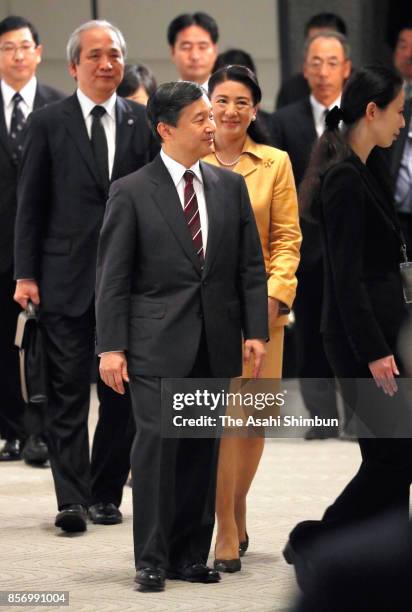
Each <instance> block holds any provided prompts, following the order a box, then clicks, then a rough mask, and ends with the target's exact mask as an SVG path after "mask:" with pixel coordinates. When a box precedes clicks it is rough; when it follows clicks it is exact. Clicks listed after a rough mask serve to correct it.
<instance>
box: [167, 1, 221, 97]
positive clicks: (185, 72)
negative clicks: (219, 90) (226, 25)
mask: <svg viewBox="0 0 412 612" xmlns="http://www.w3.org/2000/svg"><path fill="white" fill-rule="evenodd" d="M218 39H219V29H218V27H217V23H216V21H215V20H214V19H213V17H211V16H210V15H207V14H206V13H200V12H199V13H193V14H190V13H185V14H183V15H179V16H178V17H176V18H175V19H173V21H172V22H171V23H170V24H169V27H168V29H167V40H168V43H169V46H170V54H171V57H172V61H173V63H174V64H175V66H176V69H177V71H178V73H179V77H180V79H181V80H182V81H193V82H194V83H197V84H198V85H201V86H202V87H203V88H204V89H205V90H206V91H207V83H208V81H209V77H210V75H211V74H212V69H213V65H214V63H215V60H216V57H217V41H218Z"/></svg>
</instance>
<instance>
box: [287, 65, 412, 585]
mask: <svg viewBox="0 0 412 612" xmlns="http://www.w3.org/2000/svg"><path fill="white" fill-rule="evenodd" d="M403 104H404V92H403V89H402V79H401V78H400V76H399V75H398V74H396V73H394V72H393V71H391V70H389V69H386V68H384V67H381V66H370V67H367V68H364V69H361V70H358V71H357V72H356V73H355V74H354V75H352V77H351V78H350V79H349V81H348V83H347V85H346V87H345V89H344V92H343V96H342V103H341V108H338V107H335V108H334V109H332V110H331V111H330V113H329V114H328V115H327V118H326V125H327V129H326V130H325V132H324V134H323V136H322V137H321V138H320V140H319V142H318V144H317V145H316V147H315V149H314V151H313V153H312V158H311V163H310V165H309V168H308V171H307V174H306V178H305V180H304V182H303V184H302V187H301V198H300V203H301V205H302V207H303V209H304V210H305V209H306V210H308V209H310V210H311V214H312V215H313V216H315V217H316V218H317V219H318V220H319V223H320V227H321V232H322V241H323V262H324V271H325V272H324V276H325V280H324V297H323V312H322V323H321V331H322V334H323V339H324V345H325V350H326V354H327V357H328V359H329V362H330V365H331V367H332V369H333V371H334V373H335V375H336V377H337V378H338V379H340V381H341V384H342V387H343V391H344V397H345V400H346V399H347V398H349V399H352V400H355V399H358V400H359V388H360V387H361V385H360V383H359V379H368V378H369V379H371V381H370V383H369V387H368V388H367V394H368V401H366V402H363V403H362V404H361V406H360V407H359V401H358V404H357V407H356V410H357V411H358V416H360V419H361V421H363V423H364V424H366V426H367V428H368V432H369V435H368V437H362V438H359V445H360V450H361V455H362V462H361V466H360V468H359V471H358V473H357V474H356V475H355V477H354V478H353V479H352V480H351V481H350V483H349V484H348V485H347V486H346V487H345V489H344V490H343V492H342V493H341V494H340V495H339V497H338V498H337V499H336V500H335V502H334V503H333V504H332V505H331V506H329V508H328V509H327V510H326V512H325V514H324V516H323V518H322V520H321V521H305V522H303V523H299V524H298V525H297V526H296V527H295V529H294V530H293V531H292V532H291V534H290V538H289V542H288V545H287V546H286V549H285V551H284V556H285V558H286V560H287V561H288V562H289V563H295V566H296V567H295V569H296V570H297V572H299V569H298V568H299V566H300V564H299V561H301V562H302V559H303V558H304V555H305V553H307V550H308V545H309V544H310V543H313V541H314V539H315V540H316V538H317V536H319V535H321V534H325V533H327V532H328V531H329V530H330V529H336V528H340V527H342V526H344V525H345V526H346V525H350V524H356V523H358V522H360V521H362V520H364V519H368V518H371V517H372V516H373V515H376V514H378V513H380V512H386V511H390V510H393V509H396V512H398V513H399V515H400V516H401V517H402V519H404V520H407V518H408V516H409V489H410V483H411V481H412V440H411V439H409V438H407V437H404V438H401V439H397V438H396V437H395V435H394V432H395V431H396V427H397V425H398V422H397V421H398V418H399V416H400V415H399V414H398V413H397V410H398V404H399V402H397V399H396V398H397V397H398V394H397V391H398V388H397V383H396V378H395V377H396V376H397V375H399V372H400V371H402V366H401V363H400V360H399V358H398V356H397V355H396V349H397V342H398V336H399V332H400V329H401V327H402V324H403V322H404V318H405V314H406V307H405V301H404V297H403V287H402V279H401V275H400V268H399V264H400V262H401V261H402V252H403V237H402V232H401V231H400V228H399V223H398V220H397V217H396V213H395V210H394V206H393V201H392V194H391V190H390V187H389V184H390V183H389V177H387V176H385V175H386V174H387V171H386V169H385V170H384V171H383V172H382V170H380V171H379V172H377V171H376V168H377V166H378V161H379V148H380V147H382V148H388V147H389V146H390V145H391V144H392V143H393V141H394V140H395V139H396V137H397V136H398V135H399V131H400V129H401V128H403V127H404V126H405V121H404V118H403V114H402V112H403ZM341 122H342V123H341ZM372 378H373V379H374V380H375V383H376V385H375V384H374V383H373V380H372ZM354 379H358V381H357V382H354ZM366 384H368V381H366ZM382 406H383V410H382ZM374 411H375V412H374ZM379 411H380V412H379ZM371 416H372V418H371ZM375 416H376V417H378V418H376V419H375ZM409 435H411V434H410V432H409ZM303 563H304V562H303ZM306 567H307V565H306ZM298 577H299V576H298Z"/></svg>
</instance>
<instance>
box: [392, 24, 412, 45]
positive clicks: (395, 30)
mask: <svg viewBox="0 0 412 612" xmlns="http://www.w3.org/2000/svg"><path fill="white" fill-rule="evenodd" d="M403 30H412V18H409V19H406V20H405V21H402V23H401V24H399V23H397V24H395V25H394V24H392V23H391V24H389V25H388V29H387V41H388V45H389V46H390V47H391V49H393V50H394V49H395V47H396V45H397V44H398V40H399V36H400V33H401V32H402V31H403Z"/></svg>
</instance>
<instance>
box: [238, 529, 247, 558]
mask: <svg viewBox="0 0 412 612" xmlns="http://www.w3.org/2000/svg"><path fill="white" fill-rule="evenodd" d="M248 548H249V536H248V534H247V531H246V540H243V542H239V557H243V556H244V554H245V552H246V551H247V549H248Z"/></svg>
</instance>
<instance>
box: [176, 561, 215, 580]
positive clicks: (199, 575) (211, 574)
mask: <svg viewBox="0 0 412 612" xmlns="http://www.w3.org/2000/svg"><path fill="white" fill-rule="evenodd" d="M166 578H170V580H185V581H186V582H202V583H203V584H211V583H215V582H219V581H220V574H219V572H217V571H216V570H213V569H211V568H210V567H208V566H207V565H205V564H204V563H193V564H192V565H185V566H184V567H179V568H176V569H170V570H168V571H167V572H166Z"/></svg>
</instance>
